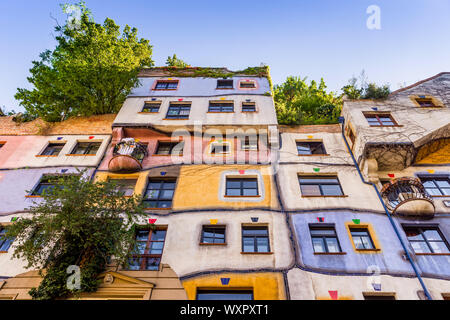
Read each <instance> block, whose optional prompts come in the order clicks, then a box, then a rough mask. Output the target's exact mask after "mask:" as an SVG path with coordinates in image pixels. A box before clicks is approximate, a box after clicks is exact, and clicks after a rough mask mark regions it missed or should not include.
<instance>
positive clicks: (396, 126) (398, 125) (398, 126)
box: [369, 124, 403, 128]
mask: <svg viewBox="0 0 450 320" xmlns="http://www.w3.org/2000/svg"><path fill="white" fill-rule="evenodd" d="M369 127H371V128H401V127H403V125H400V124H397V125H394V126H375V125H369Z"/></svg>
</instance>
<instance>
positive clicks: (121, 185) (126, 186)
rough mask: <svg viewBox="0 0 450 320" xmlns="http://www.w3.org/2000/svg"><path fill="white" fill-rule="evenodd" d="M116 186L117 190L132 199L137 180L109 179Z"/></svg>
mask: <svg viewBox="0 0 450 320" xmlns="http://www.w3.org/2000/svg"><path fill="white" fill-rule="evenodd" d="M109 181H110V182H113V183H114V184H115V185H116V190H117V191H119V192H122V193H123V196H125V197H131V196H132V195H133V193H134V187H135V186H136V182H137V180H136V179H109Z"/></svg>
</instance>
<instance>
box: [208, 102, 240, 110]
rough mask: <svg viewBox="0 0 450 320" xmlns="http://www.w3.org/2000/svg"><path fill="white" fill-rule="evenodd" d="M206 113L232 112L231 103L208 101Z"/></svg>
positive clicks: (232, 106)
mask: <svg viewBox="0 0 450 320" xmlns="http://www.w3.org/2000/svg"><path fill="white" fill-rule="evenodd" d="M208 112H234V102H233V101H220V102H218V101H210V102H209V107H208Z"/></svg>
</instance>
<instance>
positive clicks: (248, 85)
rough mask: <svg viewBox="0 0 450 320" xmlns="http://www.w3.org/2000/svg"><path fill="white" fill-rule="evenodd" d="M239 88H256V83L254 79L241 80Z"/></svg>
mask: <svg viewBox="0 0 450 320" xmlns="http://www.w3.org/2000/svg"><path fill="white" fill-rule="evenodd" d="M239 88H242V89H254V88H256V83H255V81H252V80H241V81H240V82H239Z"/></svg>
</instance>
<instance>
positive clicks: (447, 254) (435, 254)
mask: <svg viewBox="0 0 450 320" xmlns="http://www.w3.org/2000/svg"><path fill="white" fill-rule="evenodd" d="M414 254H415V255H416V256H450V253H414Z"/></svg>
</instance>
